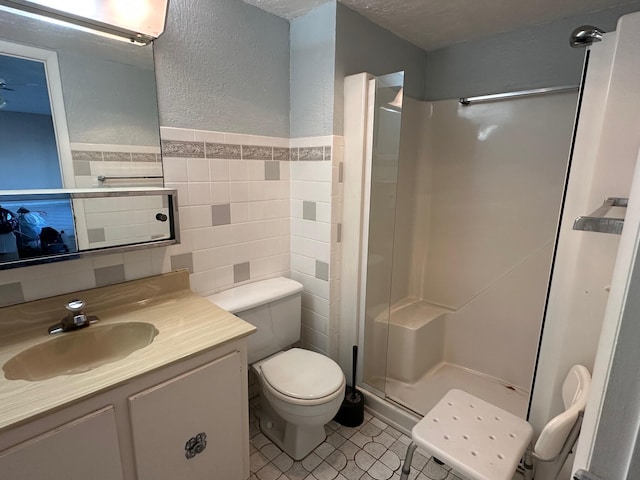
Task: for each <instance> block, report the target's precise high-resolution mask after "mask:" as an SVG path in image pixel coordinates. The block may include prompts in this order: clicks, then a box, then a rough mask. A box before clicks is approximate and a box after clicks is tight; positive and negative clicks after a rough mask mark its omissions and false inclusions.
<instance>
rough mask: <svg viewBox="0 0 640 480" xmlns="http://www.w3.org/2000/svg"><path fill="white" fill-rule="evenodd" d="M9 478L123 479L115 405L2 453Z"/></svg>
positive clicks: (0, 470)
mask: <svg viewBox="0 0 640 480" xmlns="http://www.w3.org/2000/svg"><path fill="white" fill-rule="evenodd" d="M0 478H2V479H7V480H9V479H10V480H41V479H42V480H44V479H46V480H87V479H91V480H122V463H121V461H120V447H119V444H118V435H117V433H116V422H115V414H114V411H113V407H107V408H104V409H102V410H98V411H97V412H94V413H91V414H89V415H87V416H85V417H82V418H79V419H78V420H74V421H73V422H70V423H67V424H65V425H62V426H61V427H58V428H56V429H54V430H51V431H49V432H46V433H44V434H42V435H39V436H37V437H35V438H32V439H31V440H27V441H26V442H23V443H21V444H19V445H16V446H14V447H11V448H10V449H8V450H5V451H4V452H0Z"/></svg>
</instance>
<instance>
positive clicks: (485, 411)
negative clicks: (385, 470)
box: [403, 389, 533, 480]
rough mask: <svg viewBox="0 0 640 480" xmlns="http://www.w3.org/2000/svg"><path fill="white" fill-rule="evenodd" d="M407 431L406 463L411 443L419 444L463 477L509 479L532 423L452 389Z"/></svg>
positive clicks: (522, 451)
mask: <svg viewBox="0 0 640 480" xmlns="http://www.w3.org/2000/svg"><path fill="white" fill-rule="evenodd" d="M411 436H412V440H413V446H412V447H410V451H408V452H407V461H408V465H409V466H410V464H411V458H410V457H412V456H413V451H414V450H415V447H420V448H422V449H424V450H425V451H427V452H429V453H430V454H431V455H433V456H434V457H436V458H438V459H439V460H441V461H443V462H444V463H446V464H447V465H449V466H450V467H451V468H453V469H454V470H456V471H458V472H460V473H461V474H462V475H464V476H465V477H467V478H469V480H511V478H512V477H513V474H514V472H515V470H516V467H517V466H518V462H519V461H520V459H521V458H522V455H523V454H524V453H525V450H526V449H527V446H528V445H529V442H530V441H531V437H532V436H533V428H532V427H531V425H529V424H528V423H527V421H526V420H524V419H522V418H519V417H517V416H515V415H513V414H512V413H509V412H507V411H505V410H503V409H501V408H499V407H496V406H495V405H492V404H490V403H487V402H485V401H484V400H482V399H480V398H478V397H475V396H473V395H471V394H469V393H467V392H464V391H462V390H455V389H454V390H449V392H448V393H447V394H446V395H445V396H444V397H442V399H441V400H440V402H438V404H437V405H436V406H435V407H433V409H432V410H431V411H430V412H429V413H428V414H427V415H426V416H425V417H424V418H423V419H422V420H420V421H419V422H418V423H417V424H416V426H415V427H413V430H412V431H411ZM407 461H405V464H406V463H407ZM403 473H404V471H403ZM407 474H408V469H407Z"/></svg>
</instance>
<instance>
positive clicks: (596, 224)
mask: <svg viewBox="0 0 640 480" xmlns="http://www.w3.org/2000/svg"><path fill="white" fill-rule="evenodd" d="M628 203H629V199H628V198H620V197H607V198H605V199H604V202H603V203H602V206H601V207H600V208H598V209H597V210H596V211H595V212H593V213H591V214H590V215H586V216H580V217H578V218H576V219H575V221H574V222H573V229H574V230H584V231H585V232H598V233H613V234H615V235H620V234H621V233H622V227H623V226H624V218H611V217H607V216H606V215H607V213H609V210H611V208H612V207H624V208H626V207H627V204H628Z"/></svg>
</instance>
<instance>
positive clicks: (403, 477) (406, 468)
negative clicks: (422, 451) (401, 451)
mask: <svg viewBox="0 0 640 480" xmlns="http://www.w3.org/2000/svg"><path fill="white" fill-rule="evenodd" d="M417 447H418V446H417V445H416V444H415V443H413V442H411V443H410V444H409V446H408V447H407V455H406V457H404V465H402V473H401V474H400V480H407V479H408V478H409V473H410V472H411V462H412V461H413V452H415V451H416V448H417Z"/></svg>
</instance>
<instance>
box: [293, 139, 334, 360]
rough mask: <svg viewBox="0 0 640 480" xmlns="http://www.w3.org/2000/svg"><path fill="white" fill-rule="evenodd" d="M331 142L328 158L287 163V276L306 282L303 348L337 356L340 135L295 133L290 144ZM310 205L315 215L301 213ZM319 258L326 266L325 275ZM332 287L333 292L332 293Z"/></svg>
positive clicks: (319, 144) (296, 145) (322, 143)
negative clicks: (305, 203) (338, 169)
mask: <svg viewBox="0 0 640 480" xmlns="http://www.w3.org/2000/svg"><path fill="white" fill-rule="evenodd" d="M318 146H324V147H325V158H327V156H328V152H329V149H327V148H326V147H330V151H331V160H330V161H329V160H328V159H326V160H325V159H323V160H316V161H297V162H291V183H290V185H291V277H292V278H293V279H295V280H297V281H299V282H301V283H302V284H303V285H304V294H303V296H302V321H303V330H302V340H303V345H304V346H305V347H306V348H309V349H312V350H316V351H318V352H321V353H324V354H326V355H329V356H331V357H333V358H337V353H338V352H337V349H338V338H337V331H338V329H337V322H338V321H339V316H338V314H339V307H338V306H337V305H339V300H338V294H339V293H338V292H339V288H336V287H335V284H336V283H337V282H339V278H338V275H337V272H339V264H338V263H337V262H338V261H339V260H338V258H339V254H340V251H339V244H338V242H337V236H336V235H334V236H332V232H334V231H337V224H338V223H339V222H340V221H341V215H342V188H341V186H339V185H337V183H336V184H334V179H335V180H336V182H337V180H338V176H337V174H336V173H335V172H334V170H335V171H337V168H338V165H339V164H340V162H342V158H343V154H344V152H343V150H344V147H343V146H344V141H343V138H342V137H332V136H330V137H315V138H296V139H292V140H291V147H292V148H295V147H300V148H304V147H318ZM304 202H310V203H312V204H314V207H315V208H314V209H313V212H314V214H315V218H305V212H304V207H303V203H304ZM318 262H322V263H323V264H324V265H326V269H327V270H328V276H327V277H326V278H323V274H322V272H321V271H320V270H319V269H318ZM332 292H333V294H332Z"/></svg>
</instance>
